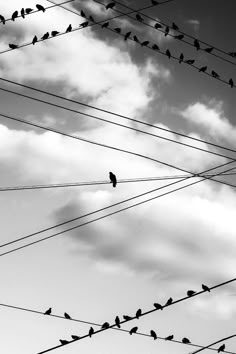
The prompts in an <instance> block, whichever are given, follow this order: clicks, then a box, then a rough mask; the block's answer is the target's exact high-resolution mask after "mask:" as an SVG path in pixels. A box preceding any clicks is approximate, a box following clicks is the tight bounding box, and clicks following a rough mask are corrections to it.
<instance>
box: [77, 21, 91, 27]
mask: <svg viewBox="0 0 236 354" xmlns="http://www.w3.org/2000/svg"><path fill="white" fill-rule="evenodd" d="M88 24H89V22H88V21H85V22H82V23H81V24H80V25H79V26H80V27H82V28H85V27H87V26H88Z"/></svg>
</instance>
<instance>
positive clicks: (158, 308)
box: [153, 302, 163, 310]
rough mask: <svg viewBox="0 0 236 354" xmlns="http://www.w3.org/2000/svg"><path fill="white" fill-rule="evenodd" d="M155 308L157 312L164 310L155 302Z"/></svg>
mask: <svg viewBox="0 0 236 354" xmlns="http://www.w3.org/2000/svg"><path fill="white" fill-rule="evenodd" d="M153 306H154V307H155V308H156V310H163V306H162V305H160V304H158V303H157V302H155V303H154V304H153Z"/></svg>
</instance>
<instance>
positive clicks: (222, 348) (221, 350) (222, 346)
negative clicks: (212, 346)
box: [217, 344, 225, 353]
mask: <svg viewBox="0 0 236 354" xmlns="http://www.w3.org/2000/svg"><path fill="white" fill-rule="evenodd" d="M224 351H225V344H222V345H221V346H220V347H219V348H218V350H217V352H218V353H219V352H224Z"/></svg>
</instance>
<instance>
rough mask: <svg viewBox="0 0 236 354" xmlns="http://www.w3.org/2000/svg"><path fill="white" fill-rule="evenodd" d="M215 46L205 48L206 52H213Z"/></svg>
mask: <svg viewBox="0 0 236 354" xmlns="http://www.w3.org/2000/svg"><path fill="white" fill-rule="evenodd" d="M213 49H214V47H209V48H205V49H204V50H205V52H207V53H211V52H212V51H213Z"/></svg>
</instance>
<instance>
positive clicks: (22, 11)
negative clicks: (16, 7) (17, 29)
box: [20, 7, 25, 18]
mask: <svg viewBox="0 0 236 354" xmlns="http://www.w3.org/2000/svg"><path fill="white" fill-rule="evenodd" d="M20 14H21V17H22V18H25V9H24V8H23V7H22V9H21V10H20Z"/></svg>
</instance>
